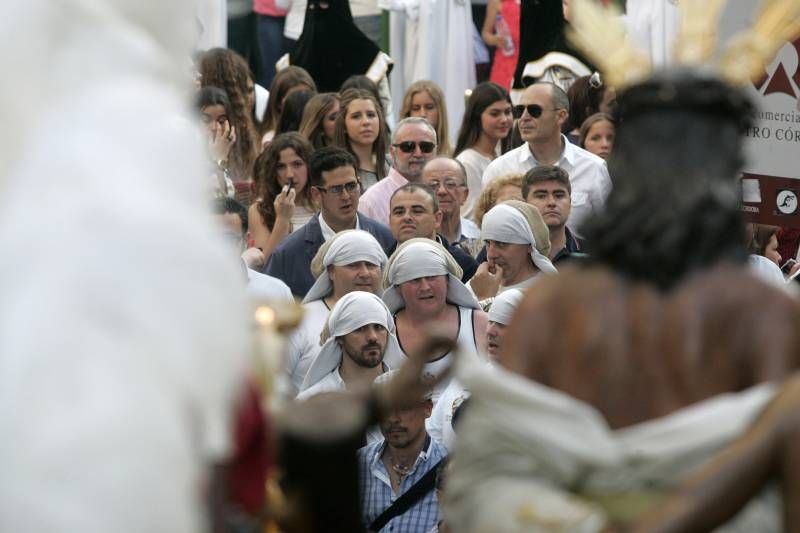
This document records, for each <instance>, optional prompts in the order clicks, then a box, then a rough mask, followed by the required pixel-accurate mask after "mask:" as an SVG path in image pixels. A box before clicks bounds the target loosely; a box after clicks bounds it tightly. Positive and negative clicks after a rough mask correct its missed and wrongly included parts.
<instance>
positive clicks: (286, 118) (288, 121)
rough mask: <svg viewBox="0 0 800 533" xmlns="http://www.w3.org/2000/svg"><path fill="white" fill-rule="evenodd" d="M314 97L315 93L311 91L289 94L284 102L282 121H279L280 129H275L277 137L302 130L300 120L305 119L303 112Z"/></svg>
mask: <svg viewBox="0 0 800 533" xmlns="http://www.w3.org/2000/svg"><path fill="white" fill-rule="evenodd" d="M313 96H314V93H313V92H311V91H295V92H293V93H289V95H288V96H287V97H286V100H285V101H284V102H283V109H282V110H281V117H280V120H278V127H277V128H276V129H275V135H280V134H281V133H288V132H290V131H298V130H299V129H300V120H301V119H302V118H303V110H304V109H305V107H306V104H307V103H308V101H309V100H311V97H313Z"/></svg>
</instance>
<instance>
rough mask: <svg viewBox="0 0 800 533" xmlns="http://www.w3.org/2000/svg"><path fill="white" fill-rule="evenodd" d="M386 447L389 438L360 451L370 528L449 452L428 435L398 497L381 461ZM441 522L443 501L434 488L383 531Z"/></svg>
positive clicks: (403, 532)
mask: <svg viewBox="0 0 800 533" xmlns="http://www.w3.org/2000/svg"><path fill="white" fill-rule="evenodd" d="M385 447H386V440H385V439H381V440H379V441H378V442H374V443H372V444H368V445H367V446H365V447H363V448H361V449H360V450H358V464H359V485H360V488H361V518H362V520H363V521H364V525H365V526H366V527H369V525H370V524H371V523H372V521H373V520H375V519H376V518H378V516H380V514H381V513H382V512H383V511H385V510H386V509H387V508H388V507H389V506H390V505H391V504H392V503H393V502H394V501H395V500H396V499H397V498H399V497H400V496H401V495H402V494H404V493H405V492H406V491H407V490H408V489H409V488H411V487H412V486H413V485H414V484H415V483H416V482H417V481H419V480H420V479H421V478H422V476H424V475H425V474H427V473H428V472H429V471H430V470H431V469H432V468H433V467H434V466H436V464H437V463H438V462H439V461H440V460H442V459H443V458H444V457H445V456H446V455H447V450H445V448H444V447H443V446H442V445H441V444H439V443H438V442H436V441H435V440H433V439H431V438H430V437H428V439H427V441H426V443H425V447H424V448H423V450H422V451H421V452H420V454H419V457H417V460H416V462H415V463H414V466H413V467H412V468H411V471H410V472H409V474H408V475H407V476H406V477H405V478H403V482H402V483H401V484H400V494H398V495H396V496H395V494H394V491H392V482H391V479H390V478H389V473H388V472H387V471H386V466H385V465H384V464H383V461H382V460H381V455H383V450H384V448H385ZM438 522H439V502H438V501H437V500H436V491H435V490H431V491H430V492H429V493H428V494H426V495H425V496H424V497H423V498H421V499H420V500H419V501H418V502H417V503H415V504H414V505H413V506H412V507H411V508H410V509H409V510H408V511H406V512H405V513H403V514H402V515H400V516H396V517H394V518H393V519H391V520H390V521H389V522H388V523H387V524H386V525H385V526H384V527H383V529H381V531H383V532H388V531H391V532H393V533H415V532H420V533H422V532H425V531H428V530H430V529H431V528H432V527H433V526H435V525H436V524H437V523H438Z"/></svg>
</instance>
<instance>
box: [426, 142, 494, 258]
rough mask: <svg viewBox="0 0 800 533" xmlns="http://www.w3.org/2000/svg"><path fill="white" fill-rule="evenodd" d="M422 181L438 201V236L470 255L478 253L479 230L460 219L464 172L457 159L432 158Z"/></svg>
mask: <svg viewBox="0 0 800 533" xmlns="http://www.w3.org/2000/svg"><path fill="white" fill-rule="evenodd" d="M422 181H423V182H424V183H425V184H426V185H428V186H429V187H430V188H431V189H433V192H434V193H435V194H436V198H437V199H438V200H439V209H441V211H442V223H441V226H440V228H439V233H441V234H442V236H443V237H444V238H445V239H446V240H447V241H448V242H449V243H450V244H451V245H453V246H458V247H460V248H462V249H463V250H464V251H465V252H467V253H468V254H469V255H471V256H473V257H474V256H475V255H476V254H477V253H478V251H479V250H480V248H481V246H480V240H481V230H480V228H478V226H477V225H476V224H475V223H474V222H472V221H471V220H468V219H466V218H464V217H462V216H461V206H463V205H464V203H465V202H466V201H467V196H468V195H469V189H468V186H467V171H466V169H464V165H463V164H461V161H458V160H457V159H452V158H450V157H444V156H441V157H435V158H433V159H431V160H430V161H428V164H427V165H425V168H424V169H423V170H422Z"/></svg>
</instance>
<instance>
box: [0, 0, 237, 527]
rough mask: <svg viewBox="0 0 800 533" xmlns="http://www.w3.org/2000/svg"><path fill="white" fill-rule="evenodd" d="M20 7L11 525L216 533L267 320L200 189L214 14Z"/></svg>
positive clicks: (11, 297) (8, 11) (1, 52)
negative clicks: (208, 27) (215, 465)
mask: <svg viewBox="0 0 800 533" xmlns="http://www.w3.org/2000/svg"><path fill="white" fill-rule="evenodd" d="M4 8H5V9H4V11H5V13H4V14H5V15H6V16H4V17H0V69H2V71H3V72H13V73H14V75H13V76H12V77H11V78H9V79H8V80H7V81H6V82H5V83H3V84H0V96H2V97H0V109H2V111H0V115H2V116H3V118H4V120H7V121H8V123H11V124H15V127H14V128H13V130H14V131H13V132H12V131H8V130H7V131H4V132H0V139H1V140H2V142H0V189H2V194H0V205H2V209H0V243H2V245H1V246H2V250H3V262H2V265H0V279H1V280H2V281H0V293H2V295H3V297H2V299H1V300H0V331H1V332H2V333H0V434H2V435H3V438H2V439H0V471H2V472H3V475H4V476H5V478H6V481H7V482H4V483H0V530H2V531H62V532H75V533H77V532H80V533H101V532H107V531H116V532H120V533H144V532H167V531H169V532H171V533H194V532H198V531H206V530H208V529H209V528H208V526H209V524H208V523H207V522H208V516H209V513H208V509H207V508H206V501H207V499H206V496H207V491H206V490H204V489H208V488H209V485H210V475H209V473H210V470H211V469H210V467H209V466H210V463H211V462H222V461H225V460H227V457H228V455H229V452H230V450H231V444H232V442H231V438H230V437H231V435H230V430H229V428H230V427H232V425H233V424H232V420H231V414H232V407H233V400H234V399H235V397H236V396H238V395H239V393H240V392H241V388H240V387H241V386H242V385H243V381H244V369H245V366H246V361H247V358H246V354H247V351H248V350H249V348H248V346H249V343H248V338H247V329H248V325H249V318H250V317H249V316H248V313H247V312H246V308H247V304H246V302H247V300H246V295H245V290H244V283H243V282H238V280H240V279H241V269H240V268H239V265H238V264H237V263H238V258H235V257H232V256H231V255H230V254H229V253H226V251H225V250H226V248H225V247H224V244H223V243H222V242H221V240H218V239H216V238H214V235H215V232H216V230H215V227H214V225H213V221H212V218H211V216H210V215H209V214H208V213H207V204H206V202H207V200H208V199H207V198H205V197H204V191H203V190H202V187H198V183H199V181H198V178H201V177H202V176H203V175H204V172H203V161H204V153H203V147H202V145H201V143H200V136H199V129H198V130H197V131H195V130H190V128H188V126H189V125H190V121H189V120H188V119H187V117H188V115H186V113H188V109H187V106H186V102H185V100H186V95H187V92H188V88H189V87H190V86H191V80H190V79H189V74H190V71H189V68H188V65H189V62H188V59H187V58H188V57H189V54H190V52H191V49H192V48H193V44H194V42H193V41H194V37H196V24H195V20H194V17H193V13H194V2H192V1H190V0H171V1H169V2H136V1H133V0H104V1H102V2H98V1H78V0H62V1H60V2H51V1H49V0H28V1H26V2H12V3H11V4H10V5H7V6H4ZM143 117H147V119H146V120H143ZM120 124H125V127H124V128H120V127H119V125H120ZM184 126H187V127H184ZM112 131H113V132H114V134H113V135H109V132H112ZM88 151H90V152H91V154H92V155H91V157H87V153H88ZM110 174H113V175H115V179H109V175H110ZM133 183H135V184H136V185H135V187H131V184H133ZM32 198H35V199H36V200H35V202H36V206H37V209H35V210H32V209H31V208H30V206H31V199H32ZM42 212H46V213H47V214H48V217H42V216H41V213H42ZM52 220H58V223H57V224H53V223H52ZM112 243H113V244H112ZM112 248H113V254H114V257H115V259H116V260H115V261H114V263H113V264H110V262H109V252H110V251H111V249H112ZM54 261H55V268H54ZM237 278H238V279H237Z"/></svg>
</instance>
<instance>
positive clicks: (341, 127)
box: [334, 89, 386, 180]
mask: <svg viewBox="0 0 800 533" xmlns="http://www.w3.org/2000/svg"><path fill="white" fill-rule="evenodd" d="M354 100H369V101H370V102H372V104H373V105H374V106H375V113H376V114H377V115H378V137H377V138H376V139H375V142H373V143H372V154H373V155H374V156H375V174H376V175H377V176H378V180H382V179H383V178H385V177H386V120H385V119H384V117H383V108H382V107H381V104H380V102H378V101H377V100H375V97H374V96H372V94H371V93H369V92H368V91H365V90H363V89H347V90H346V91H344V92H343V93H342V94H341V102H340V103H339V116H338V117H336V133H335V135H334V138H335V141H336V145H337V146H341V147H342V148H344V149H345V150H347V151H348V152H350V155H352V156H353V157H354V158H355V159H356V162H357V163H358V168H360V167H361V162H360V161H359V160H358V156H357V155H356V153H355V151H354V150H353V147H352V146H351V144H350V137H348V136H347V126H346V122H345V120H346V119H347V108H348V107H349V106H350V104H351V103H353V101H354Z"/></svg>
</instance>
